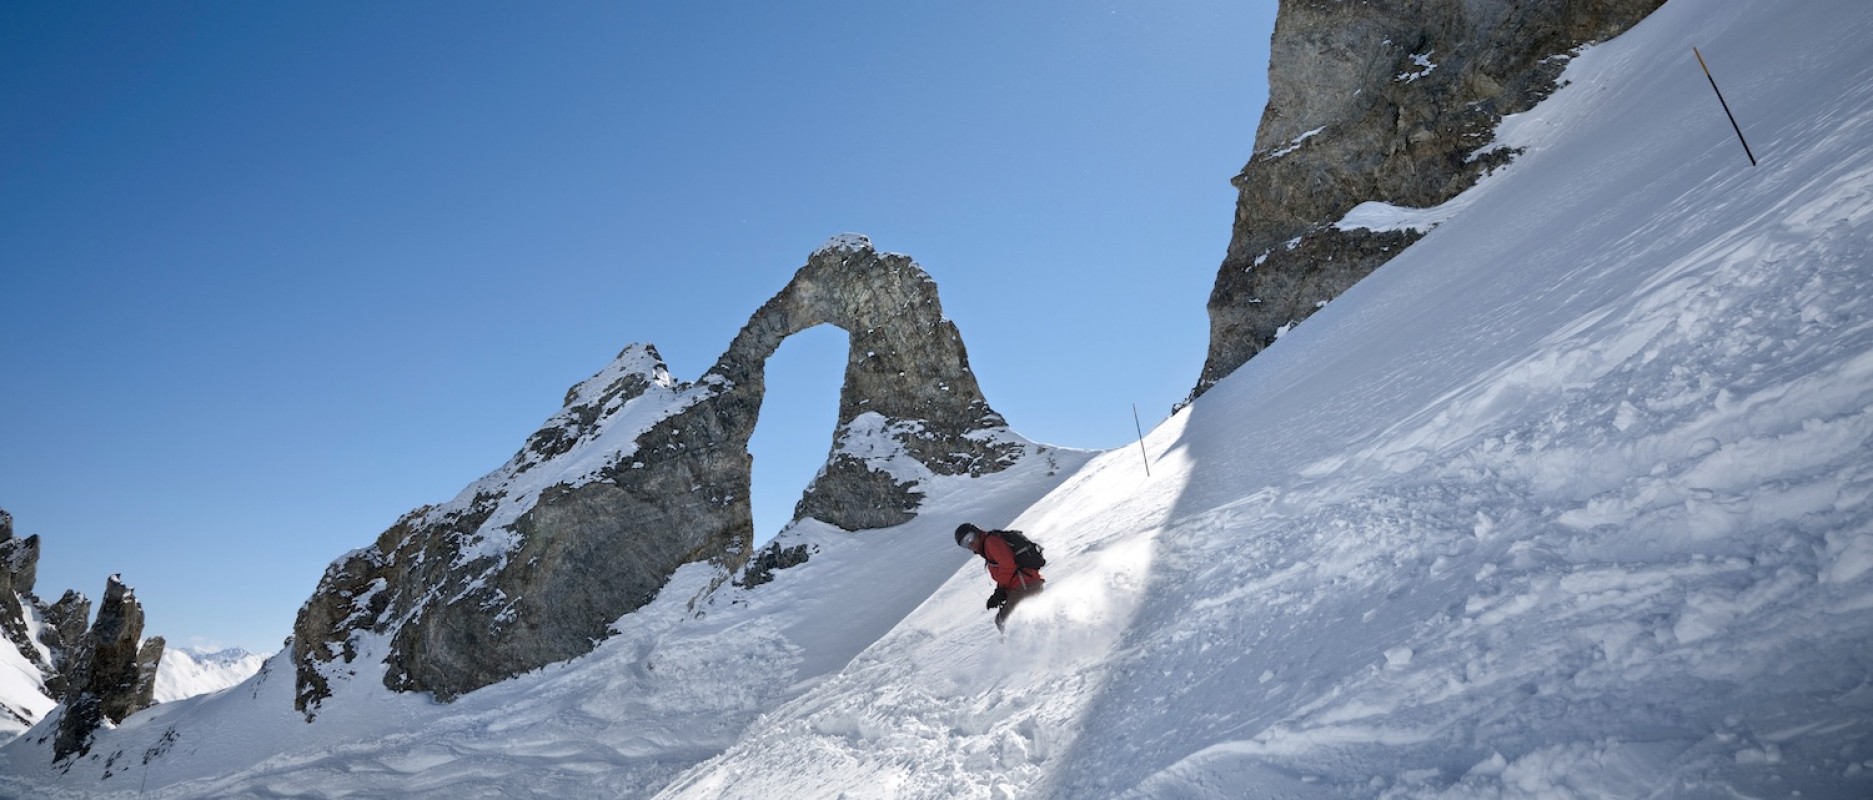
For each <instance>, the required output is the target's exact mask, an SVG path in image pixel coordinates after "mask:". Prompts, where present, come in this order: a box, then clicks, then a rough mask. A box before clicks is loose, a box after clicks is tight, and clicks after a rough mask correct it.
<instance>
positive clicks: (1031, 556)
mask: <svg viewBox="0 0 1873 800" xmlns="http://www.w3.org/2000/svg"><path fill="white" fill-rule="evenodd" d="M990 533H993V534H995V535H996V536H1000V537H1002V541H1004V542H1007V543H1008V549H1010V550H1013V551H1015V566H1016V567H1019V568H1021V569H1040V568H1041V567H1045V566H1047V556H1046V555H1045V554H1043V553H1042V552H1041V545H1040V542H1036V541H1034V540H1033V539H1029V538H1028V537H1026V536H1023V535H1022V534H1021V532H1020V531H990Z"/></svg>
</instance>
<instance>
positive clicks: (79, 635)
mask: <svg viewBox="0 0 1873 800" xmlns="http://www.w3.org/2000/svg"><path fill="white" fill-rule="evenodd" d="M44 619H45V626H44V627H42V628H40V629H39V641H40V643H41V644H44V645H45V646H46V650H48V651H50V652H51V653H52V670H51V672H49V673H47V674H46V693H47V694H49V695H51V696H53V697H63V696H64V695H65V692H66V691H68V690H69V688H70V684H71V682H70V681H69V680H68V679H67V678H66V676H67V675H68V674H70V672H71V671H72V662H73V660H74V658H75V657H76V655H77V651H78V648H79V644H80V643H81V642H83V641H84V635H85V624H86V623H87V622H89V621H90V620H91V599H90V598H88V597H85V596H84V595H83V594H81V593H79V592H76V591H73V590H71V589H66V590H65V594H63V595H60V596H59V599H58V602H55V603H53V604H52V605H50V606H47V607H46V609H45V617H44Z"/></svg>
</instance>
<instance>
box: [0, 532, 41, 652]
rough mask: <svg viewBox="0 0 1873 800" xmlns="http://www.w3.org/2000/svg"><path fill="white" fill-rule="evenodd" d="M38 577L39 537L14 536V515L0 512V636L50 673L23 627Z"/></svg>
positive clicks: (29, 629) (27, 630)
mask: <svg viewBox="0 0 1873 800" xmlns="http://www.w3.org/2000/svg"><path fill="white" fill-rule="evenodd" d="M38 575H39V537H38V536H28V537H26V538H24V539H20V538H16V537H14V535H13V515H11V514H8V513H7V512H6V511H4V510H0V636H4V637H5V638H6V639H7V641H10V642H12V643H13V646H14V647H15V648H17V649H18V650H19V652H20V655H22V656H25V657H26V659H27V660H28V661H30V662H32V664H33V666H35V667H38V668H39V670H40V672H41V673H50V672H51V670H52V665H51V664H50V663H47V661H46V659H45V656H44V655H43V654H42V653H41V652H40V650H39V647H38V646H37V645H36V644H35V643H34V642H33V638H32V633H31V628H30V627H29V626H28V625H27V624H26V615H27V610H26V606H28V605H31V604H34V603H36V602H37V599H36V598H35V597H34V596H33V584H34V583H35V582H37V580H38Z"/></svg>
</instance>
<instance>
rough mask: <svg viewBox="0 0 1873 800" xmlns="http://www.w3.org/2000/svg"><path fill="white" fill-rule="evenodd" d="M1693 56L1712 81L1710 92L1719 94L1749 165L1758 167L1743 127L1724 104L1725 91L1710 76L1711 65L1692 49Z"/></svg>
mask: <svg viewBox="0 0 1873 800" xmlns="http://www.w3.org/2000/svg"><path fill="white" fill-rule="evenodd" d="M1691 54H1692V55H1694V56H1697V65H1698V66H1699V67H1702V68H1703V69H1704V77H1705V78H1707V79H1709V80H1710V90H1711V91H1713V92H1716V93H1717V104H1718V105H1721V106H1723V115H1724V116H1726V117H1729V118H1730V129H1731V130H1734V131H1736V140H1737V141H1739V142H1742V143H1743V155H1746V156H1749V165H1750V166H1752V167H1753V166H1756V154H1755V153H1752V152H1750V149H1749V140H1748V139H1745V138H1743V126H1741V125H1738V124H1736V115H1735V114H1732V113H1730V104H1729V103H1727V102H1724V99H1723V90H1722V89H1719V88H1717V79H1716V78H1712V77H1711V75H1710V65H1708V64H1705V63H1704V54H1703V53H1700V52H1698V51H1697V48H1696V47H1693V48H1691Z"/></svg>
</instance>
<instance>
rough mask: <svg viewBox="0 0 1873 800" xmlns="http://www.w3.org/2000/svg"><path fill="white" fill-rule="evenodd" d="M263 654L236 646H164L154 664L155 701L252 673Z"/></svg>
mask: <svg viewBox="0 0 1873 800" xmlns="http://www.w3.org/2000/svg"><path fill="white" fill-rule="evenodd" d="M266 660H267V659H266V657H265V656H261V655H255V654H253V653H249V652H247V651H246V650H242V649H240V648H238V647H236V648H230V649H227V650H199V649H188V648H173V647H172V648H167V649H165V650H163V660H162V662H161V663H160V664H158V665H157V667H156V702H158V703H172V702H175V701H177V700H181V699H183V698H185V697H194V696H196V695H198V694H208V693H209V692H218V691H221V690H222V689H226V688H228V687H229V686H233V685H235V684H237V683H240V682H241V681H244V680H247V679H248V678H250V677H252V676H253V674H254V673H256V672H259V671H260V665H261V664H264V663H266Z"/></svg>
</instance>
